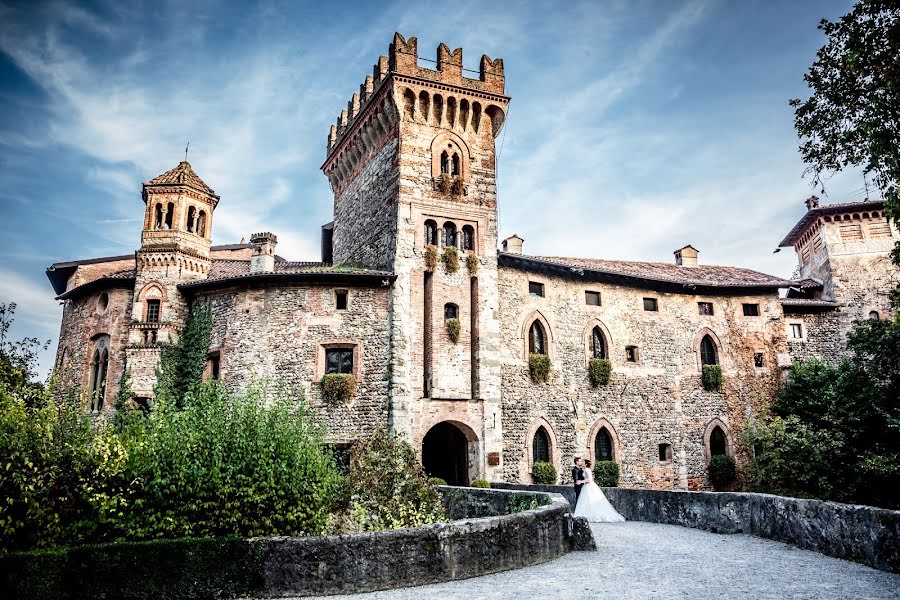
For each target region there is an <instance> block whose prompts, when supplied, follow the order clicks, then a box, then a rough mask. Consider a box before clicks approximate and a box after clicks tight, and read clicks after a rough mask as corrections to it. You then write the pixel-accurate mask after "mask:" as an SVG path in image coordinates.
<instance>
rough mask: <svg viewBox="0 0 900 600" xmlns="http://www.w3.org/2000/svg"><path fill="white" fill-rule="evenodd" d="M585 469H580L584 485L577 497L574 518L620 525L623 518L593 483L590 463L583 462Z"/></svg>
mask: <svg viewBox="0 0 900 600" xmlns="http://www.w3.org/2000/svg"><path fill="white" fill-rule="evenodd" d="M585 466H586V467H587V468H585V469H582V472H583V473H584V480H585V484H584V485H583V486H582V487H581V493H580V494H579V495H578V504H577V505H576V506H575V516H576V517H585V518H586V519H587V520H588V521H590V522H591V523H622V522H623V521H625V517H623V516H622V515H620V514H619V513H618V512H617V511H616V509H614V508H613V506H612V504H610V503H609V500H607V499H606V496H604V495H603V490H601V489H600V486H598V485H597V484H596V483H594V473H593V471H591V463H590V461H585Z"/></svg>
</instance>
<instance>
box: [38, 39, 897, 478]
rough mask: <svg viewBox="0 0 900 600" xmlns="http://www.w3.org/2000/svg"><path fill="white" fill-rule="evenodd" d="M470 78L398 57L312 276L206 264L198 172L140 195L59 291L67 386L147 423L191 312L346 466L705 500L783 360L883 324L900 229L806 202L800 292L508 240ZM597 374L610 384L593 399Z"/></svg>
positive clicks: (383, 61)
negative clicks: (606, 486)
mask: <svg viewBox="0 0 900 600" xmlns="http://www.w3.org/2000/svg"><path fill="white" fill-rule="evenodd" d="M466 73H467V72H464V70H463V69H462V49H456V50H453V51H451V50H450V49H449V48H448V47H447V46H445V45H444V44H441V45H440V46H439V47H438V50H437V61H436V65H435V68H426V67H422V66H419V61H418V48H417V40H416V38H409V39H406V38H404V37H403V36H401V35H400V34H395V36H394V40H393V42H392V43H391V44H390V47H389V50H388V54H387V56H381V57H379V58H378V61H377V63H376V64H375V66H374V68H373V71H372V74H371V75H369V76H366V77H365V79H364V81H363V83H362V84H361V85H360V87H359V90H358V91H357V92H355V93H353V94H352V96H351V98H350V100H349V101H348V103H347V107H346V108H345V109H343V110H341V111H340V115H339V116H338V118H337V120H336V122H335V124H334V125H332V126H331V128H330V131H329V132H328V135H327V143H326V152H325V160H324V163H323V164H322V171H323V172H324V174H325V176H326V177H327V178H328V181H329V182H330V184H331V187H332V190H333V192H334V211H333V221H332V222H331V223H328V224H326V225H324V226H323V227H322V257H321V261H316V262H295V261H289V260H286V259H284V258H282V257H280V256H279V255H278V254H277V252H276V250H277V241H278V240H277V236H276V234H277V232H274V233H271V232H262V233H254V234H252V235H251V236H250V243H239V244H230V245H218V246H213V245H211V239H212V230H213V224H214V213H215V209H216V207H217V205H218V203H219V200H220V198H219V196H218V195H216V193H215V192H214V191H213V189H212V188H211V187H209V186H208V185H207V184H206V183H204V182H203V180H202V179H201V178H200V177H199V176H198V175H197V173H195V172H194V170H193V168H192V166H191V165H190V164H189V163H188V162H186V161H184V162H181V163H180V164H178V165H177V166H176V167H175V168H173V169H171V170H170V171H167V172H166V173H164V174H162V175H160V176H159V177H156V178H154V179H152V180H150V181H148V182H146V183H145V184H144V185H143V190H142V199H143V201H144V204H145V213H144V224H143V231H142V234H141V240H140V247H139V248H138V249H137V251H136V252H135V253H134V254H133V255H125V256H114V257H106V258H95V259H88V260H78V261H72V262H63V263H56V264H54V265H52V266H51V267H49V268H48V270H47V275H48V277H49V279H50V281H51V284H52V285H53V288H54V290H55V292H56V294H57V296H58V298H59V299H60V300H62V301H64V308H63V316H62V324H61V329H60V339H59V348H58V351H57V357H56V367H55V372H56V374H57V376H58V378H59V382H60V389H61V390H66V389H70V388H78V389H80V391H81V394H82V396H83V398H84V403H85V408H86V410H91V411H93V412H95V413H105V412H109V411H111V410H114V409H113V406H112V404H113V398H114V397H115V395H116V392H117V388H118V381H119V378H120V376H121V374H122V372H123V369H127V370H128V372H129V374H130V378H131V387H132V389H133V390H134V393H135V397H136V401H137V402H140V403H145V404H147V405H150V406H152V400H153V389H154V385H155V379H156V376H155V369H156V366H157V364H158V361H159V356H160V352H161V349H162V348H163V347H165V345H166V344H170V343H172V342H173V341H175V340H176V339H177V337H178V335H179V333H180V332H181V331H182V330H183V328H184V326H185V324H186V319H187V315H188V312H189V308H190V306H191V305H192V304H195V303H205V304H208V305H209V306H210V308H211V314H212V319H213V330H212V336H211V344H210V348H209V356H208V362H207V369H206V371H205V374H204V377H207V378H214V379H219V380H221V381H222V382H223V383H224V384H225V385H226V386H228V387H229V388H231V389H234V390H239V389H242V388H244V387H246V386H247V385H249V383H250V382H251V381H252V380H253V379H254V378H264V379H267V380H269V381H272V382H276V381H284V382H286V383H287V384H289V385H291V386H294V387H295V388H298V387H299V388H302V389H303V390H304V391H305V394H306V397H307V398H308V399H309V402H310V404H311V406H312V407H313V408H314V409H315V410H316V411H318V412H319V413H320V414H321V415H322V416H323V418H324V420H325V423H326V424H327V427H328V437H329V440H330V441H331V442H333V443H335V444H351V443H352V442H353V441H354V440H356V439H359V438H361V437H364V436H366V435H368V434H369V433H370V432H372V431H373V430H374V429H376V428H378V427H387V428H389V429H390V430H392V431H394V432H396V433H397V434H399V435H401V436H403V437H404V438H405V439H407V440H408V441H409V442H410V443H411V444H412V445H413V446H414V447H415V448H416V450H417V451H418V452H419V456H420V458H421V460H422V462H423V464H424V465H425V467H426V469H427V470H428V471H429V472H430V473H431V474H433V475H435V476H437V477H441V478H443V479H445V480H446V481H447V482H449V483H451V484H468V483H471V482H472V481H474V480H475V479H479V478H483V479H488V480H491V481H505V482H511V483H531V469H532V466H533V465H534V463H535V462H541V461H549V462H551V463H553V464H554V465H555V467H556V470H557V471H558V472H559V473H560V480H561V482H563V483H565V482H566V481H567V479H568V477H569V474H568V465H569V464H571V461H572V457H573V456H574V455H580V456H584V457H588V458H592V459H594V460H612V461H615V462H617V463H618V464H619V466H620V469H621V481H622V485H624V486H627V487H635V486H640V487H650V488H660V489H692V490H693V489H705V488H707V487H708V481H707V480H706V466H707V464H708V462H709V459H710V457H711V456H712V455H714V454H720V453H725V454H730V455H732V456H734V458H735V459H736V460H737V461H738V462H741V461H743V460H745V458H746V449H745V448H744V447H743V445H742V443H741V439H740V433H741V431H742V429H743V428H744V426H745V425H746V423H747V421H748V419H749V418H750V417H752V416H753V415H754V414H757V413H758V412H759V411H760V410H762V409H764V408H765V407H766V406H767V405H768V404H769V403H770V402H771V401H772V399H773V397H774V393H775V389H776V386H777V385H778V382H779V381H780V379H781V378H782V377H784V370H785V369H786V368H787V367H789V366H790V364H791V362H792V360H796V359H805V358H808V357H813V356H817V357H821V358H824V359H827V360H835V359H837V358H839V357H840V356H841V355H842V354H843V353H844V352H846V333H847V331H848V329H849V327H850V325H851V323H852V321H853V320H854V319H859V318H880V319H884V318H889V317H890V316H891V309H890V298H889V296H890V291H891V289H893V287H894V285H896V282H897V278H898V275H897V272H896V270H895V269H894V268H893V267H892V265H891V263H890V261H889V252H890V249H891V247H892V245H893V244H894V243H895V242H896V241H897V240H898V232H897V230H896V228H895V227H894V226H893V225H892V224H891V223H890V222H889V220H888V219H887V217H886V216H885V213H884V206H883V203H882V202H879V201H867V202H857V203H851V204H836V205H827V206H820V205H819V203H818V199H815V198H811V199H810V200H809V201H807V209H808V210H807V213H806V214H805V215H804V217H803V218H802V219H801V220H800V221H799V222H798V223H797V224H796V226H794V227H793V229H792V230H791V231H790V233H789V234H788V235H787V237H786V238H785V239H784V240H783V241H782V243H781V245H782V246H785V247H793V248H794V250H795V251H796V253H797V256H798V261H799V264H800V268H799V272H798V275H797V276H796V277H795V278H793V279H792V280H786V279H782V278H780V277H774V276H770V275H766V274H763V273H759V272H756V271H753V270H749V269H744V268H736V267H727V266H712V265H706V264H704V263H703V260H702V257H701V256H700V252H699V251H698V250H697V249H696V248H694V247H693V246H690V245H686V246H683V247H681V248H679V249H678V250H676V251H675V258H674V260H672V261H670V262H666V263H649V262H636V261H618V260H602V259H596V258H572V257H554V256H532V255H528V254H526V253H525V240H523V239H522V238H521V237H519V236H517V235H510V236H508V237H506V239H505V240H502V241H501V240H500V239H499V233H498V224H497V196H496V194H497V187H496V174H497V169H496V159H497V157H496V152H495V148H496V144H495V140H496V139H497V136H498V135H499V134H500V132H501V131H502V129H503V125H504V120H505V117H506V114H507V106H508V103H509V100H510V99H509V97H508V96H506V95H505V93H506V89H505V80H504V65H503V60H502V59H492V58H489V57H487V56H482V58H481V61H480V67H479V71H478V73H477V76H473V77H468V76H467V75H466ZM473 75H474V74H473ZM498 246H501V247H502V250H500V251H498ZM544 357H547V358H549V364H550V371H549V378H548V380H547V381H546V382H539V383H536V382H535V381H534V378H533V377H532V367H533V366H535V365H544V366H546V364H547V358H544ZM597 360H599V361H608V363H606V362H603V363H596V362H595V363H592V361H597ZM592 364H594V365H602V366H603V368H607V367H610V368H611V373H610V376H609V379H608V381H605V382H603V383H601V384H599V385H596V387H595V385H594V383H596V382H592V380H591V378H590V376H589V369H590V367H591V365H592ZM705 365H711V369H715V370H719V369H720V370H721V374H722V382H721V385H720V386H718V388H712V389H706V387H708V386H705V385H704V382H703V371H704V366H705ZM331 373H343V374H347V375H351V376H352V377H354V379H355V380H356V390H355V393H354V394H353V396H352V397H351V398H348V399H346V400H345V401H342V402H333V401H331V402H329V401H326V399H325V398H323V396H322V393H321V385H320V382H321V380H322V378H323V377H324V376H325V375H327V374H331Z"/></svg>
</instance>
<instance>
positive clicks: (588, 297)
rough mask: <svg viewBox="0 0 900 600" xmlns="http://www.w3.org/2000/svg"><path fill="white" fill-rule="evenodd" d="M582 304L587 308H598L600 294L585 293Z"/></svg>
mask: <svg viewBox="0 0 900 600" xmlns="http://www.w3.org/2000/svg"><path fill="white" fill-rule="evenodd" d="M584 303H585V304H587V305H588V306H600V292H585V293H584Z"/></svg>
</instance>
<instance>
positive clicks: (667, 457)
mask: <svg viewBox="0 0 900 600" xmlns="http://www.w3.org/2000/svg"><path fill="white" fill-rule="evenodd" d="M671 460H672V444H660V445H659V462H670V461H671Z"/></svg>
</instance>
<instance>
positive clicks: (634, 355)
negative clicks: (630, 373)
mask: <svg viewBox="0 0 900 600" xmlns="http://www.w3.org/2000/svg"><path fill="white" fill-rule="evenodd" d="M625 360H626V361H627V362H630V363H636V362H637V361H638V349H637V346H625Z"/></svg>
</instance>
